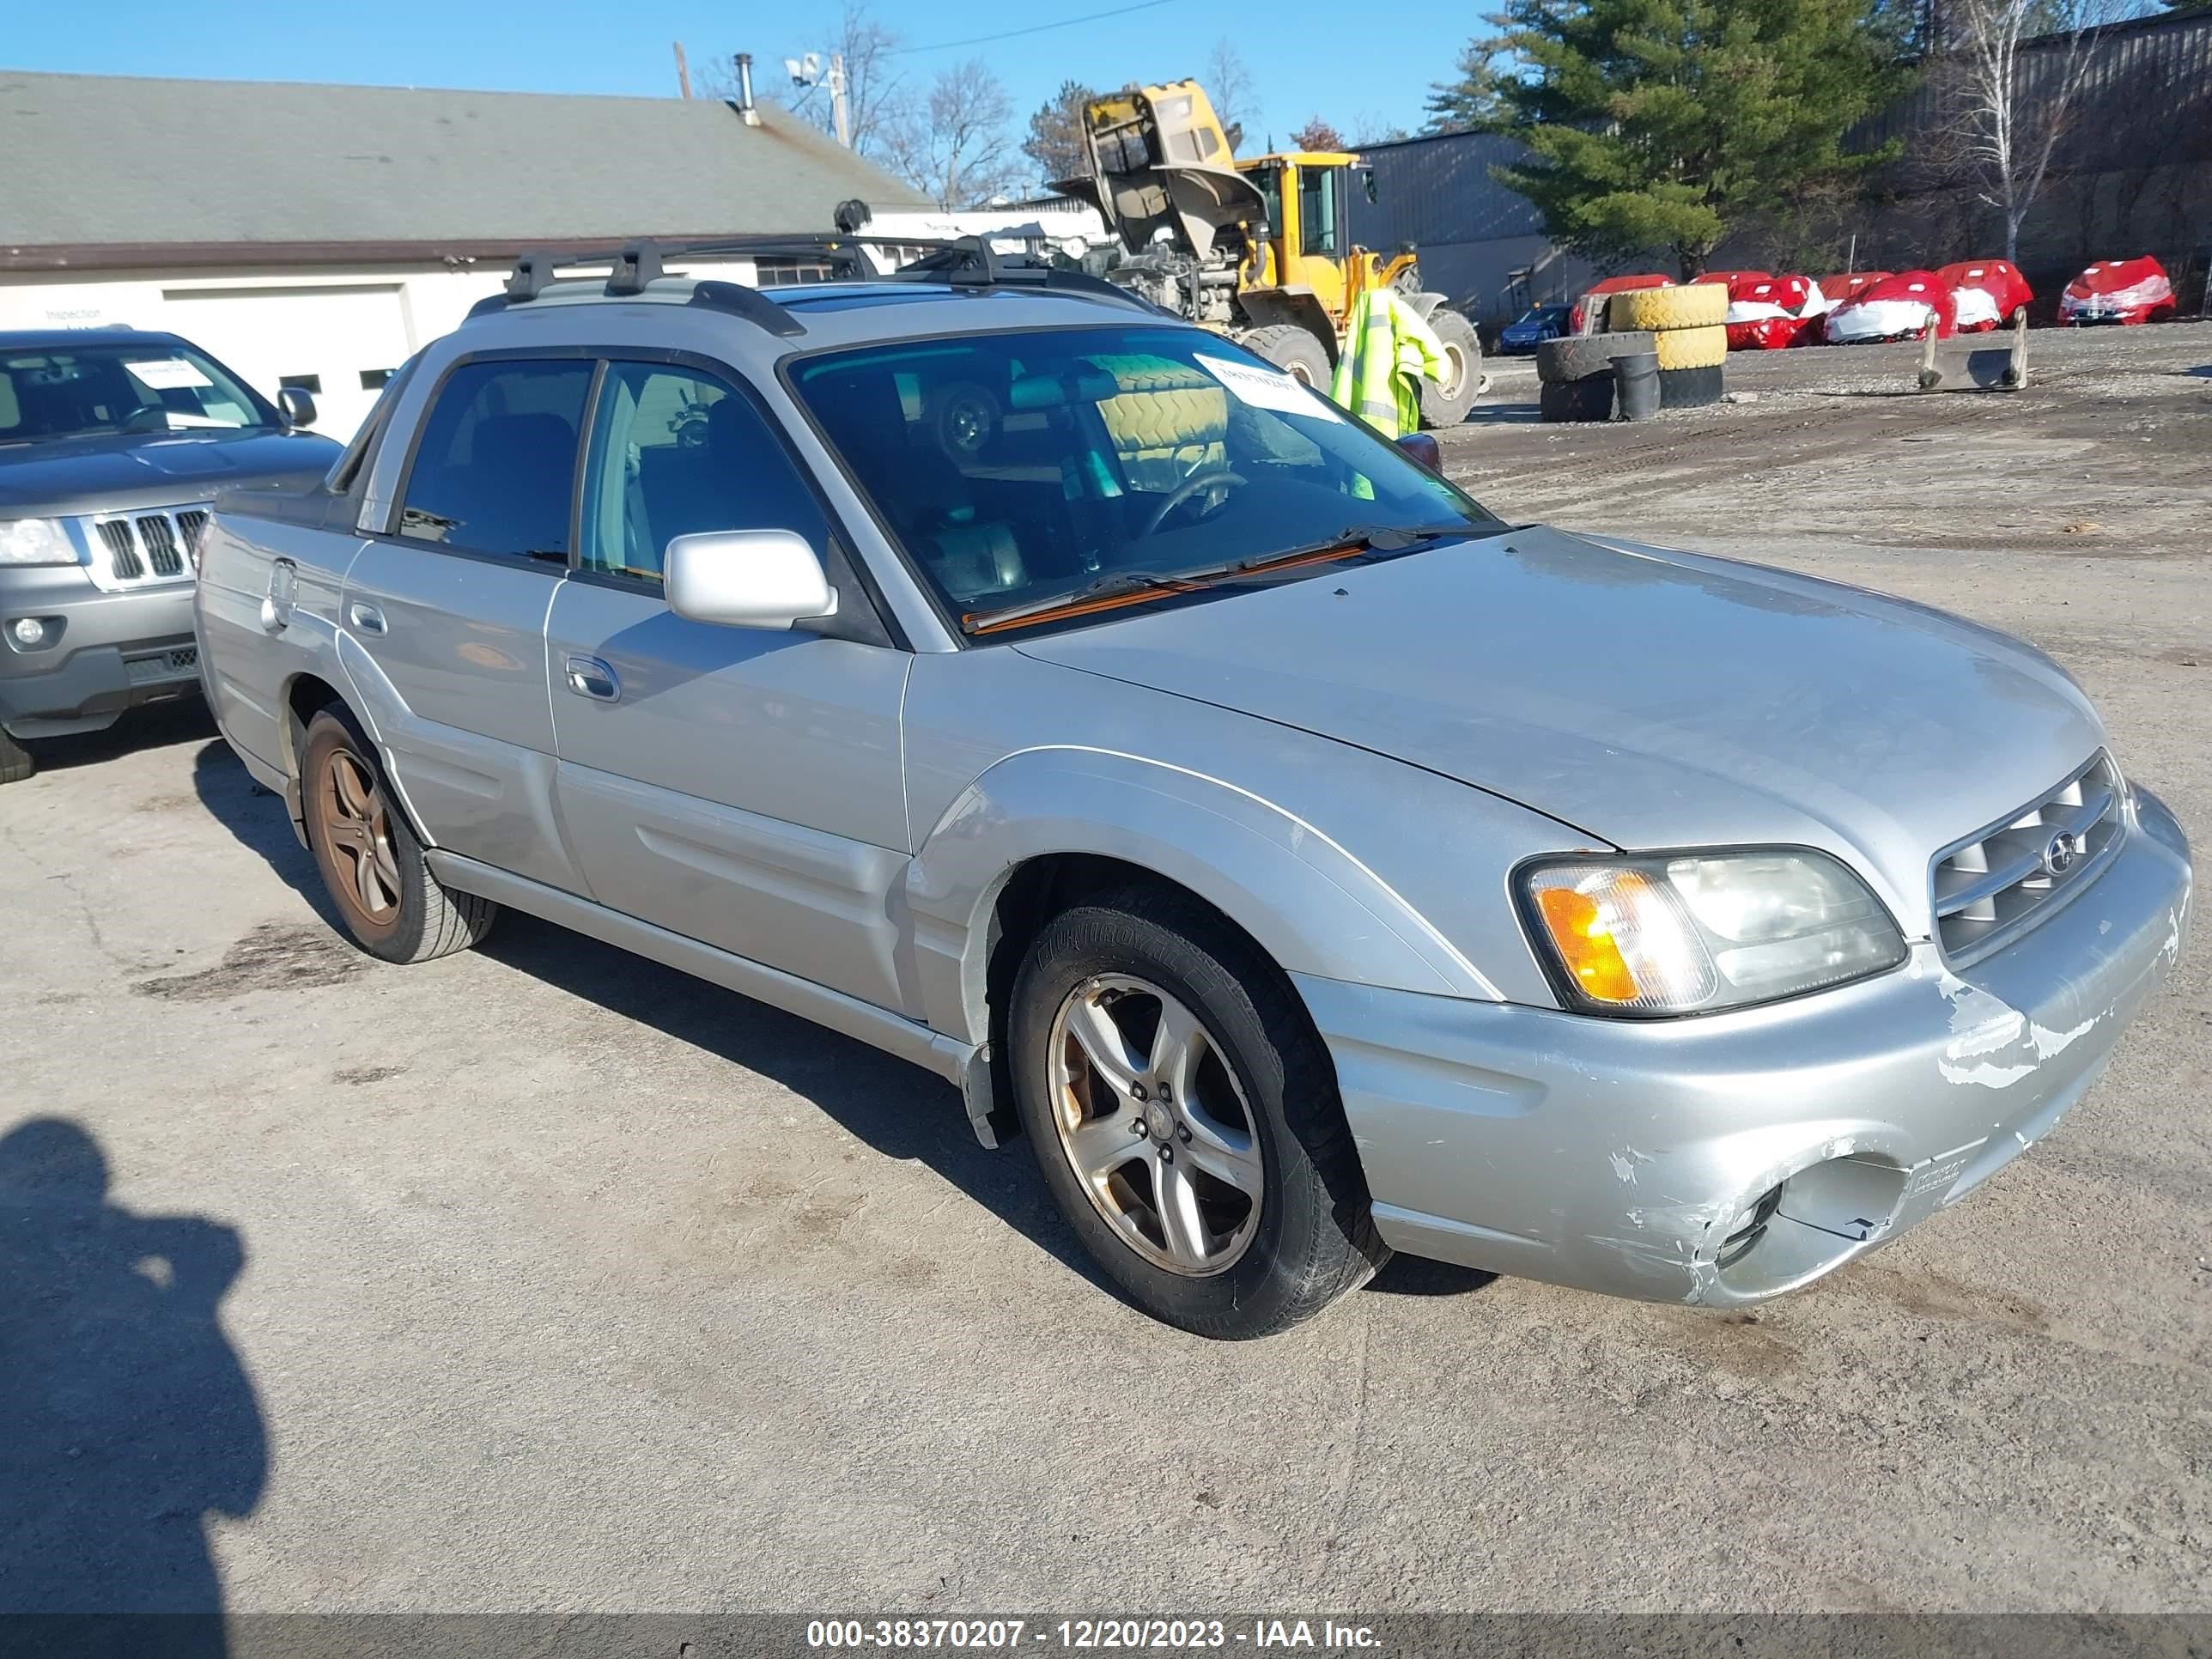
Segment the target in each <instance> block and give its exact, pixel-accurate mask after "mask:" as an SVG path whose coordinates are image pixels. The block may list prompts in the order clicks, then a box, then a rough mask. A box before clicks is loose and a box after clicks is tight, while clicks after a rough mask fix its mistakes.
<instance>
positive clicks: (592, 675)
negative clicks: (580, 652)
mask: <svg viewBox="0 0 2212 1659" xmlns="http://www.w3.org/2000/svg"><path fill="white" fill-rule="evenodd" d="M568 689H569V690H571V691H574V693H575V694H576V695H577V696H580V697H590V698H591V699H592V700H593V701H594V702H614V701H615V700H616V699H617V697H619V696H622V681H621V680H620V679H618V678H616V675H615V671H614V670H613V669H611V668H610V667H608V666H607V665H606V664H605V663H603V662H601V661H600V660H599V659H598V658H597V657H571V658H569V659H568Z"/></svg>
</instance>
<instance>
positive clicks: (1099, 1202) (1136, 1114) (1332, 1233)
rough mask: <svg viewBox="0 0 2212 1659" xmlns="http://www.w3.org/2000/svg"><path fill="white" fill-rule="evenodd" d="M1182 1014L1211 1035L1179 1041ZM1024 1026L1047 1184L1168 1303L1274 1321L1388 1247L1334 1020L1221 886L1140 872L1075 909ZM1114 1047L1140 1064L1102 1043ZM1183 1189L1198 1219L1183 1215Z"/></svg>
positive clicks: (1212, 1325) (1200, 1329)
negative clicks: (1334, 1047)
mask: <svg viewBox="0 0 2212 1659" xmlns="http://www.w3.org/2000/svg"><path fill="white" fill-rule="evenodd" d="M1109 1011H1110V1012H1109ZM1164 1011H1172V1012H1174V1014H1175V1018H1173V1019H1171V1020H1170V1019H1164V1018H1163V1012H1164ZM1163 1027H1169V1028H1170V1029H1175V1030H1184V1031H1188V1032H1194V1034H1195V1035H1194V1038H1193V1040H1192V1041H1190V1042H1188V1044H1187V1045H1174V1046H1171V1052H1172V1054H1173V1055H1174V1056H1176V1058H1170V1059H1163V1058H1162V1055H1163V1053H1164V1052H1169V1051H1164V1050H1163V1048H1161V1046H1160V1044H1159V1042H1158V1041H1157V1039H1158V1038H1159V1036H1160V1035H1161V1031H1162V1029H1163ZM1080 1030H1090V1031H1091V1033H1092V1036H1091V1038H1090V1040H1089V1041H1088V1042H1085V1039H1084V1038H1083V1037H1082V1036H1079V1035H1078V1033H1079V1031H1080ZM1007 1031H1008V1036H1009V1042H1010V1048H1011V1052H1010V1054H1009V1060H1010V1063H1011V1069H1012V1074H1013V1081H1014V1097H1015V1103H1016V1106H1017V1108H1018V1110H1019V1112H1020V1114H1021V1119H1022V1127H1023V1128H1024V1131H1025V1132H1026V1133H1027V1134H1028V1136H1029V1139H1030V1146H1032V1148H1033V1149H1034V1150H1035V1152H1036V1160H1037V1167H1038V1169H1039V1170H1041V1171H1042V1174H1043V1176H1044V1180H1045V1184H1046V1186H1047V1187H1048V1188H1050V1189H1051V1191H1052V1194H1053V1197H1054V1200H1057V1202H1058V1203H1059V1205H1060V1212H1061V1213H1062V1214H1063V1215H1064V1216H1066V1218H1067V1222H1068V1225H1069V1226H1070V1227H1072V1228H1073V1230H1074V1231H1075V1234H1076V1236H1077V1237H1079V1239H1081V1240H1082V1242H1083V1247H1084V1249H1085V1250H1086V1251H1087V1252H1088V1253H1089V1254H1090V1255H1091V1259H1092V1260H1093V1261H1096V1262H1097V1264H1098V1266H1099V1267H1100V1268H1101V1269H1102V1270H1103V1272H1104V1273H1106V1275H1107V1276H1108V1278H1109V1279H1111V1280H1112V1281H1113V1282H1114V1284H1115V1285H1117V1286H1118V1287H1119V1288H1120V1289H1121V1291H1122V1293H1123V1294H1124V1295H1125V1296H1127V1298H1128V1299H1129V1300H1130V1301H1131V1302H1132V1303H1133V1304H1135V1305H1136V1306H1137V1307H1138V1308H1139V1309H1141V1310H1143V1311H1144V1312H1146V1313H1148V1314H1150V1315H1151V1316H1152V1317H1153V1318H1155V1319H1158V1320H1160V1321H1162V1322H1164V1323H1167V1324H1170V1325H1174V1326H1176V1327H1179V1328H1182V1329H1183V1330H1187V1331H1191V1332H1194V1333H1195V1334H1198V1335H1200V1336H1207V1337H1215V1338H1219V1339H1223V1340H1243V1339H1246V1338H1250V1337H1260V1336H1269V1335H1273V1334H1274V1333H1276V1332H1279V1331H1282V1330H1285V1329H1287V1328H1289V1327H1291V1326H1292V1325H1295V1324H1297V1322H1299V1321H1301V1320H1303V1319H1307V1318H1310V1317H1311V1316H1313V1315H1315V1314H1316V1313H1318V1312H1320V1311H1321V1310H1322V1309H1323V1308H1324V1307H1326V1306H1328V1304H1330V1303H1331V1302H1333V1301H1334V1300H1335V1299H1336V1298H1337V1297H1340V1296H1341V1295H1343V1294H1344V1293H1345V1292H1346V1291H1348V1290H1351V1289H1352V1288H1353V1287H1354V1286H1355V1285H1358V1284H1360V1283H1361V1282H1363V1281H1364V1279H1367V1278H1368V1276H1369V1275H1370V1274H1371V1273H1373V1272H1374V1271H1375V1269H1376V1267H1380V1266H1381V1265H1382V1264H1383V1262H1384V1261H1387V1260H1389V1250H1388V1249H1386V1248H1385V1247H1384V1246H1383V1243H1381V1241H1380V1240H1379V1239H1378V1238H1377V1237H1376V1234H1375V1228H1374V1221H1373V1218H1372V1217H1371V1215H1370V1212H1369V1202H1368V1196H1367V1183H1366V1180H1365V1177H1364V1176H1363V1174H1362V1173H1361V1170H1360V1167H1359V1158H1358V1152H1356V1151H1355V1150H1354V1148H1353V1146H1352V1132H1351V1129H1350V1127H1348V1126H1347V1125H1346V1121H1345V1117H1344V1108H1343V1104H1342V1103H1341V1102H1340V1099H1339V1097H1338V1095H1337V1090H1336V1074H1335V1070H1334V1066H1332V1065H1331V1064H1330V1062H1329V1059H1328V1053H1327V1051H1326V1050H1325V1049H1324V1048H1322V1043H1321V1039H1320V1038H1319V1036H1316V1034H1315V1031H1314V1029H1313V1026H1312V1024H1311V1022H1310V1020H1309V1019H1308V1018H1307V1017H1306V1013H1305V1010H1304V1008H1303V1007H1302V1006H1300V1005H1299V1003H1298V1000H1297V994H1295V993H1294V992H1293V991H1292V990H1291V987H1290V984H1289V982H1288V981H1286V980H1285V978H1284V977H1283V975H1282V974H1281V973H1280V971H1279V970H1278V969H1276V968H1275V967H1274V965H1273V963H1270V962H1268V961H1267V959H1266V958H1265V957H1263V956H1261V954H1260V953H1259V952H1258V951H1256V950H1255V947H1254V946H1253V945H1251V944H1250V942H1249V940H1247V939H1244V937H1243V935H1242V934H1240V933H1237V932H1236V930H1235V929H1233V928H1232V927H1230V926H1229V925H1228V924H1227V923H1225V922H1224V921H1222V920H1221V918H1220V917H1219V916H1218V915H1215V914H1214V913H1213V912H1212V911H1211V910H1209V909H1207V908H1206V907H1205V906H1204V905H1202V904H1200V903H1199V902H1196V901H1194V900H1193V899H1190V898H1188V897H1187V896H1182V895H1181V894H1176V893H1173V892H1168V891H1164V890H1157V889H1151V888H1146V887H1134V888H1131V889H1128V890H1125V891H1122V892H1121V893H1118V894H1115V895H1113V896H1109V897H1107V898H1105V899H1103V900H1100V901H1097V902H1091V903H1086V904H1084V905H1081V906H1079V907H1078V908H1074V909H1071V910H1067V911H1065V912H1063V913H1062V914H1061V915H1059V916H1057V917H1055V918H1054V920H1053V921H1050V922H1048V923H1047V924H1046V926H1045V927H1044V929H1043V931H1042V933H1039V934H1038V935H1037V937H1036V940H1035V941H1034V942H1033V943H1032V944H1031V945H1030V948H1029V951H1028V952H1027V954H1026V955H1025V956H1024V958H1023V961H1022V965H1021V968H1020V969H1019V971H1018V974H1017V975H1016V976H1015V980H1014V988H1013V998H1012V1005H1011V1007H1010V1010H1009V1017H1008V1022H1007ZM1102 1047H1103V1048H1110V1050H1111V1052H1112V1054H1113V1055H1114V1059H1113V1060H1112V1061H1111V1063H1112V1064H1113V1066H1115V1068H1117V1074H1118V1076H1119V1077H1120V1078H1121V1079H1125V1080H1124V1081H1117V1082H1111V1083H1109V1081H1108V1080H1107V1073H1106V1072H1105V1071H1103V1070H1102V1069H1100V1068H1099V1067H1098V1066H1096V1065H1095V1064H1094V1063H1093V1062H1092V1060H1091V1054H1094V1053H1097V1052H1099V1051H1100V1048H1102ZM1155 1061H1158V1062H1159V1063H1158V1067H1157V1069H1155V1066H1154V1062H1155ZM1171 1078H1172V1079H1180V1081H1179V1082H1178V1083H1177V1085H1176V1091H1174V1092H1172V1093H1170V1091H1165V1090H1162V1089H1160V1088H1159V1085H1161V1084H1162V1083H1163V1082H1165V1081H1168V1080H1169V1079H1171ZM1139 1090H1142V1091H1145V1092H1144V1093H1143V1094H1142V1095H1141V1096H1139V1092H1138V1091H1139ZM1086 1129H1089V1130H1091V1131H1095V1133H1089V1134H1086V1133H1085V1130H1086ZM1125 1137H1126V1138H1125ZM1124 1148H1127V1151H1126V1152H1124V1151H1123V1149H1124ZM1178 1153H1180V1154H1181V1160H1180V1163H1178V1162H1177V1154H1178ZM1079 1157H1080V1158H1084V1159H1085V1167H1086V1168H1088V1169H1089V1170H1091V1175H1090V1176H1087V1177H1086V1176H1084V1175H1079V1173H1078V1168H1077V1159H1078V1158H1079ZM1221 1172H1226V1175H1227V1176H1233V1177H1234V1180H1233V1181H1232V1180H1231V1179H1228V1178H1224V1176H1223V1174H1222V1173H1221ZM1160 1182H1168V1183H1170V1184H1169V1185H1167V1186H1163V1185H1161V1184H1159V1183H1160ZM1177 1195H1182V1196H1185V1197H1188V1200H1189V1202H1188V1204H1187V1205H1181V1206H1177V1205H1176V1204H1175V1200H1176V1196H1177ZM1170 1206H1174V1207H1176V1210H1177V1212H1178V1213H1181V1214H1183V1215H1185V1216H1187V1217H1188V1225H1185V1226H1183V1227H1182V1228H1181V1229H1174V1230H1171V1229H1170V1226H1168V1225H1165V1212H1166V1211H1167V1209H1168V1208H1169V1207H1170Z"/></svg>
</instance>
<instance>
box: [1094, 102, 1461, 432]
mask: <svg viewBox="0 0 2212 1659" xmlns="http://www.w3.org/2000/svg"><path fill="white" fill-rule="evenodd" d="M1084 117H1085V135H1084V136H1085V142H1086V143H1087V144H1088V146H1089V149H1090V154H1091V177H1089V178H1086V179H1064V180H1062V181H1060V183H1058V184H1055V185H1054V186H1053V188H1054V189H1055V190H1057V191H1060V192H1062V193H1063V194H1065V195H1068V196H1073V197H1077V198H1079V200H1082V201H1085V202H1089V203H1090V204H1091V205H1092V206H1094V207H1096V208H1097V210H1098V211H1099V214H1100V216H1102V217H1103V219H1104V220H1105V222H1106V226H1107V228H1108V229H1109V231H1111V232H1112V233H1113V234H1115V236H1117V237H1118V238H1119V239H1120V240H1121V247H1122V251H1123V253H1122V258H1121V263H1120V264H1118V265H1115V267H1113V268H1112V269H1110V270H1108V271H1107V273H1106V276H1107V280H1108V281H1109V282H1112V283H1117V284H1118V285H1120V286H1121V287H1123V288H1127V289H1131V290H1132V291H1133V292H1135V293H1137V294H1139V295H1142V296H1143V297H1144V298H1146V299H1147V300H1150V301H1152V303H1153V304H1154V305H1157V306H1159V307H1162V308H1163V309H1165V310H1168V311H1172V312H1174V313H1176V314H1177V315H1179V316H1182V317H1188V319H1190V320H1191V321H1193V322H1194V323H1200V324H1203V325H1205V326H1206V327H1208V328H1213V329H1218V330H1219V331H1221V332H1223V333H1225V334H1226V335H1228V336H1230V337H1231V338H1233V339H1236V340H1237V341H1239V342H1241V343H1243V344H1244V345H1245V346H1247V347H1249V349H1251V350H1253V351H1255V352H1257V353H1258V354H1259V355H1260V356H1262V357H1265V358H1267V360H1268V361H1269V362H1273V363H1276V364H1278V365H1279V366H1280V367H1281V368H1285V369H1287V370H1288V371H1289V372H1290V373H1291V374H1295V375H1297V377H1298V378H1299V379H1300V380H1304V381H1307V382H1308V383H1309V384H1310V385H1313V386H1319V387H1322V389H1323V390H1326V389H1327V388H1328V382H1329V377H1330V376H1331V374H1334V371H1335V367H1336V359H1337V355H1338V353H1339V352H1340V350H1341V349H1342V347H1343V341H1344V321H1345V318H1346V315H1347V314H1348V313H1350V311H1351V309H1352V302H1353V301H1355V300H1357V299H1358V297H1359V295H1360V293H1361V291H1362V290H1364V289H1379V288H1392V289H1396V290H1398V294H1399V297H1400V298H1401V299H1403V300H1405V301H1407V302H1408V303H1409V304H1411V305H1412V306H1413V308H1414V309H1415V310H1416V311H1418V312H1419V313H1421V314H1422V316H1424V317H1425V318H1426V319H1427V320H1428V324H1429V326H1430V327H1431V328H1432V329H1434V330H1435V331H1436V332H1437V337H1438V338H1439V339H1441V340H1442V341H1443V346H1444V356H1445V362H1446V368H1445V371H1444V377H1443V380H1441V381H1437V380H1423V381H1422V382H1421V424H1422V425H1424V426H1456V425H1457V424H1458V423H1459V422H1461V421H1462V420H1464V419H1466V418H1467V411H1468V407H1469V405H1471V404H1473V403H1474V399H1475V394H1476V393H1478V392H1480V391H1481V389H1482V384H1483V376H1482V347H1481V344H1480V342H1478V340H1477V339H1476V337H1475V332H1474V325H1473V324H1472V323H1470V322H1468V319H1466V318H1465V317H1463V316H1462V315H1461V314H1460V313H1458V312H1456V311H1453V310H1451V309H1449V307H1447V306H1446V305H1445V303H1444V295H1441V294H1432V293H1430V292H1428V291H1427V290H1425V289H1423V288H1422V287H1421V273H1420V266H1419V263H1418V262H1417V261H1416V260H1415V259H1414V257H1413V250H1412V248H1411V247H1410V246H1408V247H1407V248H1404V249H1402V250H1401V251H1400V252H1396V253H1393V254H1388V255H1385V254H1381V253H1373V252H1369V251H1368V250H1367V249H1365V248H1364V247H1361V246H1358V245H1357V244H1356V243H1355V242H1354V241H1353V240H1352V218H1353V216H1354V214H1353V201H1352V198H1353V197H1355V196H1358V197H1361V198H1362V199H1364V200H1368V201H1372V200H1373V199H1374V173H1372V171H1371V170H1370V169H1369V168H1367V167H1364V166H1363V165H1362V164H1361V162H1360V160H1359V157H1358V156H1357V155H1352V154H1350V153H1348V152H1345V151H1340V150H1287V151H1283V152H1280V153H1279V154H1276V155H1261V156H1255V157H1254V158H1253V159H1251V160H1249V161H1238V160H1237V158H1236V156H1235V155H1233V154H1232V153H1231V149H1230V144H1229V137H1228V134H1227V133H1226V132H1225V131H1224V130H1223V128H1222V125H1221V122H1220V119H1219V118H1218V117H1217V116H1216V115H1215V114H1214V112H1213V104H1212V100H1210V99H1208V98H1207V97H1206V92H1205V89H1204V88H1201V87H1200V85H1199V84H1198V82H1195V81H1177V82H1171V83H1170V84H1169V85H1166V86H1160V87H1143V88H1131V89H1129V90H1127V91H1123V92H1117V93H1112V94H1108V95H1107V96H1105V97H1103V98H1100V99H1097V100H1093V101H1092V102H1091V103H1090V104H1089V105H1087V106H1085V110H1084Z"/></svg>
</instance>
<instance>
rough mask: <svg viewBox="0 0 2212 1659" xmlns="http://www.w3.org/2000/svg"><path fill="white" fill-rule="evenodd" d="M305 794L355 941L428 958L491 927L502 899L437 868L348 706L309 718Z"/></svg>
mask: <svg viewBox="0 0 2212 1659" xmlns="http://www.w3.org/2000/svg"><path fill="white" fill-rule="evenodd" d="M300 797H301V806H302V808H303V810H304V811H305V813H306V816H307V845H308V847H309V848H311V849H313V853H314V855H315V866H316V867H317V868H318V869H319V870H320V871H321V872H322V877H323V885H324V887H325V889H326V890H328V891H329V893H330V896H331V902H333V903H334V904H336V905H337V910H338V916H339V920H340V921H343V923H344V925H345V930H346V932H347V933H349V934H350V935H351V936H352V938H353V940H354V942H355V943H356V944H357V945H360V946H361V948H362V950H364V951H368V953H369V954H370V955H371V956H373V957H382V958H383V959H384V960H385V961H386V962H428V961H429V960H430V959H431V958H433V957H443V956H450V955H452V954H453V952H454V951H465V950H466V949H467V948H468V947H469V946H471V945H474V944H476V943H477V941H478V940H480V939H483V936H484V935H485V934H487V933H489V932H490V931H491V925H492V923H493V921H495V920H496V919H497V917H498V915H499V907H498V906H497V905H496V904H494V903H493V902H491V901H490V900H489V899H483V898H478V897H477V896H475V895H473V894H471V893H458V892H455V891H453V890H451V889H450V888H447V886H445V885H444V884H441V882H440V881H439V880H438V878H436V877H435V876H434V875H432V874H431V873H430V866H429V865H428V863H426V862H425V861H424V860H423V857H422V842H419V841H417V840H416V838H415V832H414V831H413V829H410V828H409V826H408V823H407V819H406V817H405V816H404V814H403V813H401V812H400V811H399V810H398V807H397V805H394V803H393V800H392V793H391V790H390V787H389V786H388V785H387V784H386V781H385V777H384V769H383V768H382V767H380V765H378V763H377V760H376V750H375V748H374V745H373V744H370V743H369V742H368V739H367V738H365V737H363V736H362V732H361V731H360V728H359V727H357V726H356V725H355V724H354V723H353V721H352V720H351V719H350V718H349V716H348V715H347V714H344V713H343V710H341V709H339V708H336V707H332V708H325V709H324V710H322V711H321V712H320V713H319V714H317V715H316V716H315V717H314V719H313V720H310V721H309V722H308V723H307V741H306V743H305V744H303V745H302V746H301V762H300Z"/></svg>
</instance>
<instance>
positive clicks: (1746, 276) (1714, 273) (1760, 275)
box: [1690, 270, 1767, 292]
mask: <svg viewBox="0 0 2212 1659" xmlns="http://www.w3.org/2000/svg"><path fill="white" fill-rule="evenodd" d="M1690 280H1691V281H1692V282H1693V283H1724V284H1726V285H1727V287H1728V288H1729V290H1730V291H1731V292H1733V291H1734V289H1735V285H1736V284H1737V283H1741V282H1753V283H1758V282H1765V281H1766V280H1767V275H1766V273H1765V271H1763V270H1709V271H1707V272H1705V275H1704V276H1692V278H1690Z"/></svg>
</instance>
